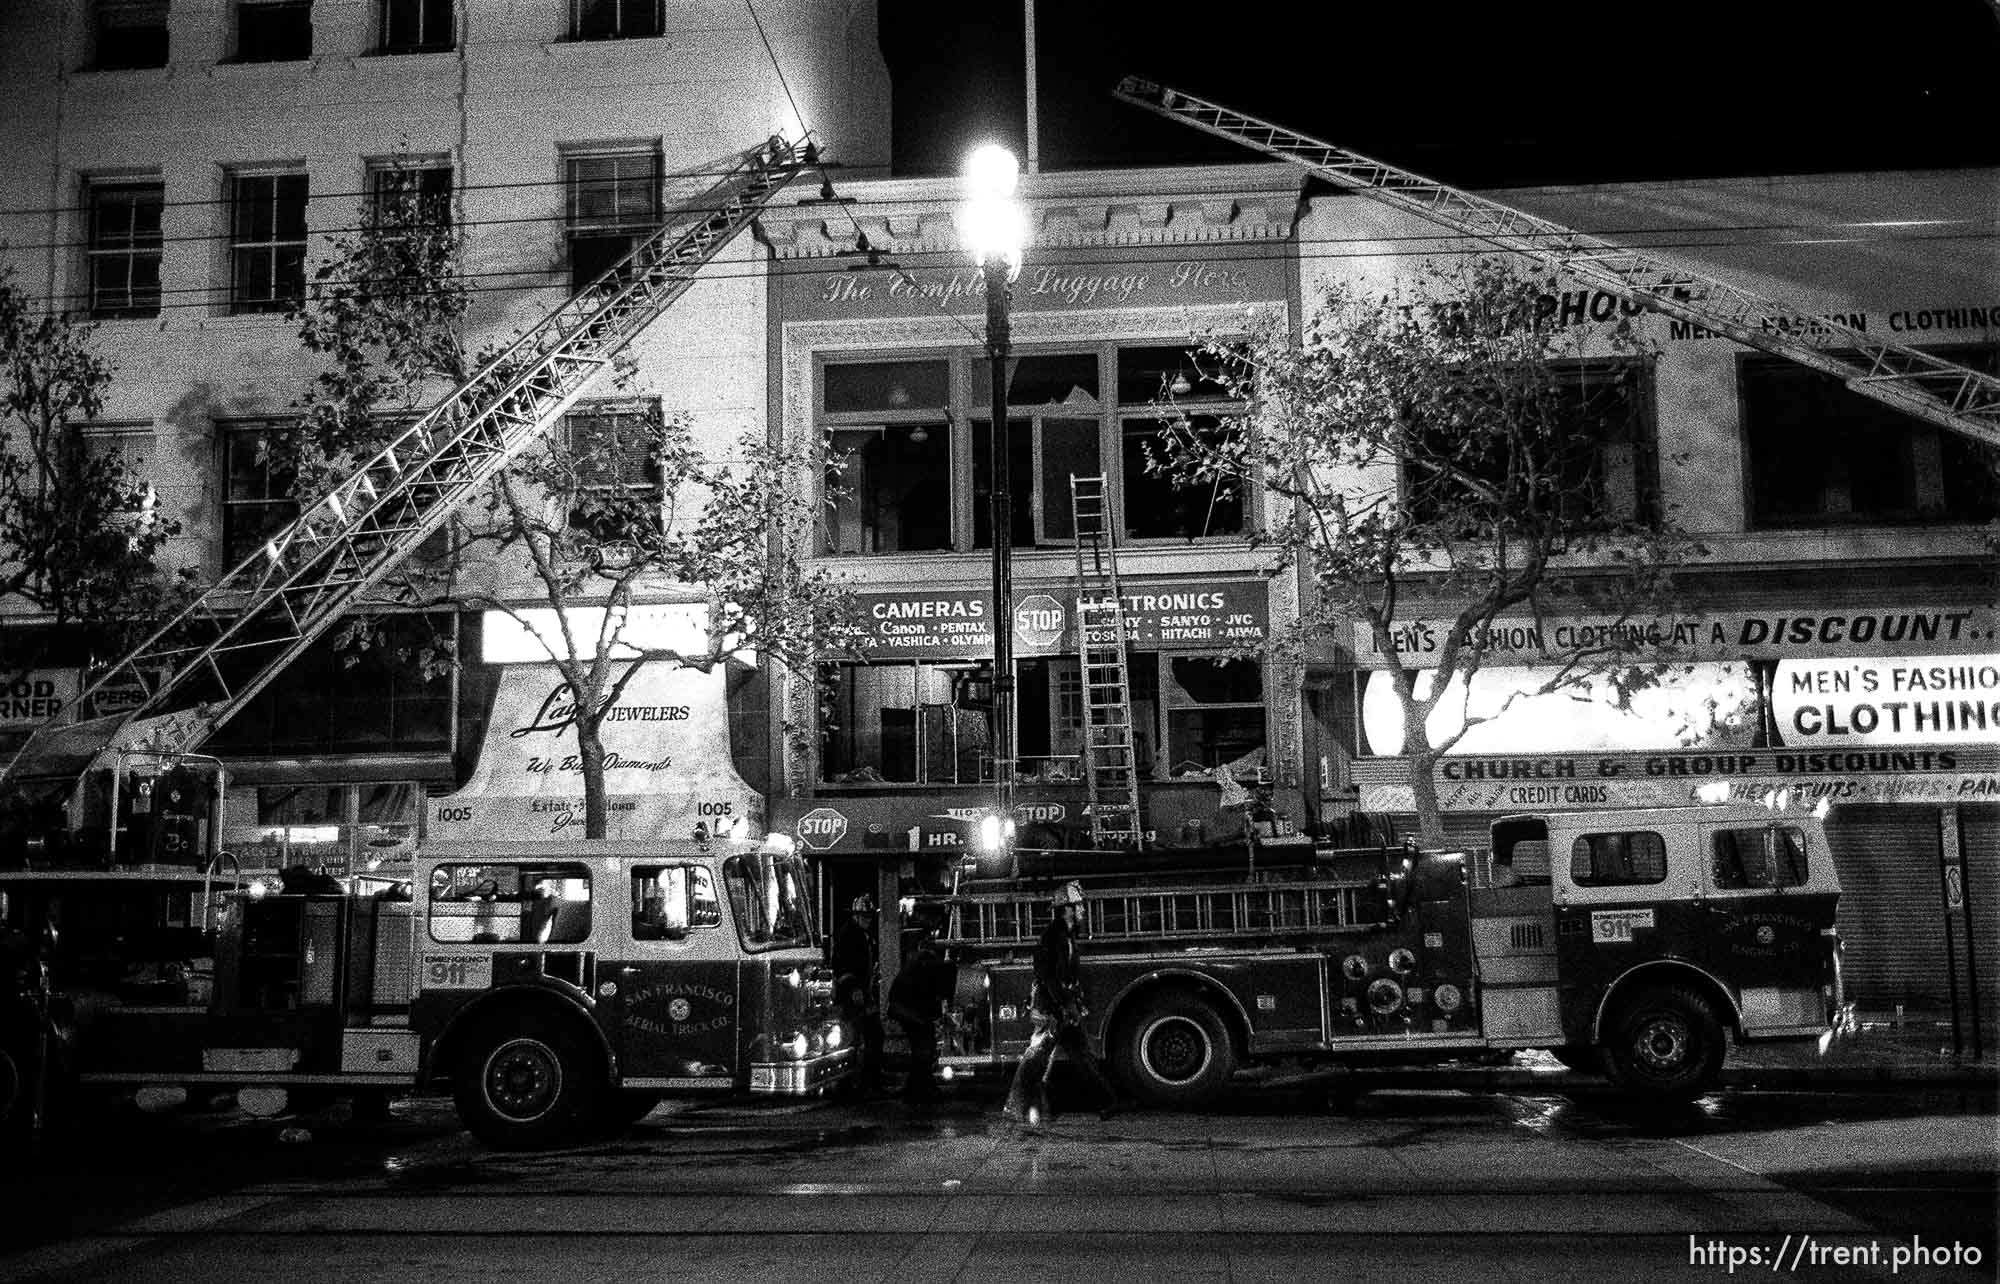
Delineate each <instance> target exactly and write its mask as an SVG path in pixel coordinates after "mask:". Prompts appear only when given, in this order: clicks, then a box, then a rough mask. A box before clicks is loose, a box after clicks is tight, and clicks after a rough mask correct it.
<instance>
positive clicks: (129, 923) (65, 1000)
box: [0, 839, 856, 1148]
mask: <svg viewBox="0 0 2000 1284" xmlns="http://www.w3.org/2000/svg"><path fill="white" fill-rule="evenodd" d="M413 874H414V877H413V880H412V883H411V890H412V891H413V893H414V895H411V894H408V893H405V894H401V895H398V894H396V893H395V892H394V891H393V890H392V891H391V892H389V893H387V894H377V895H372V896H371V895H357V894H353V893H349V892H345V891H342V890H341V889H340V888H339V887H338V886H337V885H335V884H334V883H333V880H331V879H328V878H325V877H323V876H320V877H316V878H304V877H301V878H294V879H291V880H289V881H287V882H285V883H281V884H279V885H278V886H276V887H275V888H273V887H270V886H269V885H268V884H267V883H266V882H264V881H253V882H251V884H250V885H249V886H248V887H247V888H246V889H245V890H242V891H234V892H227V893H218V891H217V888H216V886H215V884H216V878H215V876H214V874H212V873H205V872H203V871H202V870H199V869H196V868H193V867H186V866H182V867H174V866H163V865H145V866H114V867H109V868H67V869H65V868H37V869H16V870H0V891H4V892H6V894H7V895H6V898H5V899H6V901H7V917H6V923H5V926H4V929H0V931H4V933H5V939H6V940H7V941H8V942H10V943H11V944H10V956H11V957H13V959H14V962H15V966H14V967H13V968H12V971H13V972H14V973H15V974H16V975H15V978H14V980H13V984H12V992H11V993H10V994H9V995H8V996H7V998H6V1003H5V1011H6V1013H7V1019H6V1022H5V1026H6V1028H5V1029H4V1030H0V1123H5V1124H10V1125H12V1126H14V1127H16V1128H19V1127H23V1126H25V1125H26V1124H27V1122H28V1121H29V1120H30V1118H31V1117H32V1116H33V1115H34V1113H35V1112H36V1111H37V1110H38V1109H39V1108H41V1106H43V1105H45V1104H46V1103H47V1102H48V1101H49V1099H50V1097H51V1095H52V1094H59V1093H60V1091H61V1090H62V1089H64V1088H66V1087H68V1086H70V1085H75V1086H78V1087H84V1086H88V1085H93V1084H99V1085H105V1084H108V1085H118V1084H123V1085H149V1084H150V1085H179V1086H182V1087H186V1088H188V1089H190V1090H193V1091H204V1090H209V1091H212V1090H218V1089H225V1088H233V1089H243V1090H249V1091H250V1092H253V1093H261V1094H262V1095H263V1097H264V1098H265V1099H269V1098H271V1097H274V1096H276V1094H277V1093H301V1094H305V1095H308V1096H312V1095H324V1094H328V1093H348V1094H363V1093H388V1092H407V1091H412V1090H430V1089H441V1090H448V1091H449V1092H450V1093H451V1094H452V1096H453V1099H454V1101H455V1103H456V1105H457V1108H458V1112H459V1114H460V1117H461V1118H462V1119H463V1120H464V1122H465V1125H466V1127H467V1128H469V1129H470V1130H471V1131H472V1132H473V1133H474V1134H475V1135H477V1136H478V1137H480V1138H481V1139H482V1140H485V1141H487V1142H489V1143H491V1144H493V1145H496V1146H502V1147H508V1148H525V1147H534V1146H542V1145H547V1144H551V1143H554V1142H558V1141H562V1140H565V1139H575V1138H576V1137H578V1136H580V1135H587V1134H589V1133H590V1132H592V1131H601V1130H603V1129H604V1128H607V1127H616V1126H622V1125H624V1124H627V1123H630V1122H631V1121H632V1120H635V1119H637V1118H639V1117H641V1116H643V1115H644V1114H645V1113H646V1112H647V1111H648V1110H650V1109H651V1108H652V1107H653V1106H654V1105H655V1104H656V1103H657V1102H658V1101H659V1100H660V1098H661V1096H662V1095H663V1094H665V1093H669V1092H673V1093H700V1092H749V1093H758V1094H776V1095H787V1096H804V1095H811V1094H816V1093H820V1092H823V1091H825V1090H826V1089H828V1088H829V1087H831V1086H832V1085H833V1084H835V1083H837V1082H838V1081H839V1080H841V1079H842V1078H844V1077H845V1076H846V1075H847V1074H848V1073H849V1071H850V1069H851V1068H852V1065H853V1061H854V1057H855V1055H856V1054H855V1052H854V1048H853V1034H852V1031H850V1030H849V1029H848V1027H847V1026H846V1025H845V1024H844V1023H843V1022H842V1021H841V1019H840V1018H839V1016H838V1015H837V1011H836V1009H835V1007H834V1005H833V998H832V994H833V983H832V975H831V973H830V972H829V971H828V970H827V969H826V968H825V967H823V966H821V954H820V949H819V944H818V938H817V928H816V925H815V923H814V921H813V910H812V906H813V899H812V895H811V883H810V881H809V875H808V873H807V871H806V869H805V866H804V864H803V862H802V861H801V859H800V858H799V857H798V856H797V855H796V854H795V853H794V852H793V851H792V850H791V848H790V845H789V844H788V843H787V842H785V841H784V840H782V839H773V840H766V841H764V842H761V843H759V842H751V841H748V840H741V839H715V840H700V839H695V840H675V841H637V840H617V841H603V840H597V841H590V842H585V841H582V840H551V841H546V842H537V843H511V842H505V843H503V842H493V843H477V844H471V843H467V844H439V845H437V846H435V847H432V848H430V849H427V850H425V851H424V852H422V854H421V855H420V856H419V857H418V858H417V859H416V861H415V862H414V865H413ZM211 907H214V908H215V909H216V910H217V913H216V915H215V919H216V922H217V925H216V927H215V928H214V929H213V930H208V929H207V928H206V926H205V925H206V923H207V922H208V920H209V917H210V915H209V910H210V909H211ZM23 964H27V966H23ZM239 1095H244V1094H239ZM282 1100H283V1098H281V1097H280V1098H278V1103H282ZM278 1103H274V1107H273V1108H276V1104H278Z"/></svg>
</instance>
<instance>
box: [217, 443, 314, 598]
mask: <svg viewBox="0 0 2000 1284" xmlns="http://www.w3.org/2000/svg"><path fill="white" fill-rule="evenodd" d="M287 427H288V425H286V424H282V423H277V422H273V421H271V420H249V421H243V422H238V423H231V424H224V425H222V467H223V491H222V560H223V564H224V565H226V566H235V565H236V564H238V563H239V562H241V561H242V560H243V559H244V558H246V557H248V556H250V554H252V553H253V552H256V551H257V550H258V549H259V548H261V547H262V546H263V544H264V541H265V540H267V539H269V538H270V537H271V536H272V535H274V534H276V533H277V532H278V531H281V530H283V529H284V528H285V527H287V526H289V525H291V523H292V522H293V521H294V520H296V519H297V518H298V515H299V501H298V494H297V486H298V474H297V471H296V470H294V469H293V468H291V467H289V466H288V465H286V464H283V463H281V462H279V461H278V460H277V459H276V458H274V457H273V455H272V451H271V445H272V440H273V438H274V437H275V436H276V434H278V433H281V432H284V431H286V429H287Z"/></svg>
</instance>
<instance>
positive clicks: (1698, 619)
mask: <svg viewBox="0 0 2000 1284" xmlns="http://www.w3.org/2000/svg"><path fill="white" fill-rule="evenodd" d="M1451 629H1452V621H1450V620H1447V619H1444V618H1442V617H1438V618H1419V619H1412V620H1404V621H1401V622H1399V623H1398V624H1397V626H1396V627H1395V628H1394V629H1393V630H1391V641H1392V643H1393V644H1394V646H1395V649H1396V653H1397V654H1398V655H1400V656H1402V658H1403V660H1404V662H1405V663H1408V664H1412V665H1416V666H1419V667H1427V666H1429V665H1430V664H1432V663H1434V662H1435V661H1436V659H1437V656H1438V653H1439V652H1440V651H1442V650H1443V649H1444V643H1445V639H1446V638H1447V637H1448V636H1449V635H1450V632H1451ZM1353 636H1354V654H1355V656H1356V657H1357V659H1358V662H1359V663H1360V664H1363V665H1365V666H1368V667H1381V665H1382V663H1383V660H1382V657H1383V655H1384V654H1385V652H1384V650H1383V648H1381V647H1379V646H1377V645H1376V642H1375V635H1374V633H1373V631H1372V630H1371V629H1370V628H1369V627H1368V626H1367V625H1366V624H1363V623H1357V624H1356V625H1355V626H1354V635H1353ZM1482 636H1483V637H1484V639H1485V641H1486V646H1487V656H1488V658H1489V660H1491V661H1494V662H1499V663H1508V662H1511V663H1515V664H1521V663H1532V662H1534V661H1535V660H1536V659H1538V658H1541V657H1544V656H1549V657H1561V656H1567V655H1572V654H1575V653H1577V652H1579V651H1603V652H1606V653H1618V654H1630V655H1632V656H1634V657H1635V658H1649V657H1660V658H1666V659H1673V660H1738V659H1778V660H1783V659H1798V658H1808V657H1814V656H1829V655H1835V656H1850V655H1851V656H1882V655H1934V654H1939V653H1947V654H1961V653H1980V652H1991V651H1994V650H1996V646H1995V643H1996V642H2000V608H1995V607H1990V606H1910V605H1899V606H1870V607H1855V608H1842V609H1837V610H1823V611H1811V610H1807V611H1776V612H1758V613H1750V612H1744V611H1710V612H1697V613H1689V614H1684V615H1671V616H1666V615H1663V616H1648V617H1624V616H1613V615H1601V616H1591V615H1580V616H1564V615H1550V616H1543V617H1541V618H1540V619H1534V618H1529V617H1505V616H1503V617H1501V618H1499V619H1496V620H1495V621H1493V624H1492V626H1491V627H1490V628H1488V629H1487V630H1485V631H1484V633H1483V635H1482Z"/></svg>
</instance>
